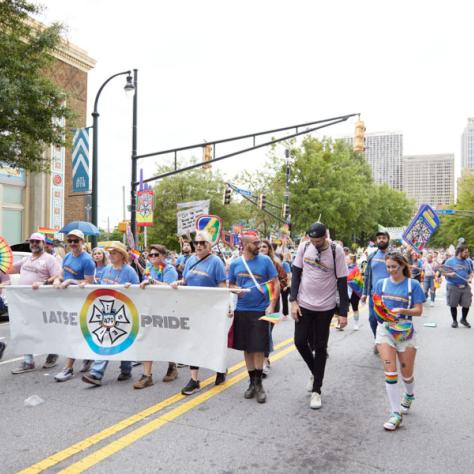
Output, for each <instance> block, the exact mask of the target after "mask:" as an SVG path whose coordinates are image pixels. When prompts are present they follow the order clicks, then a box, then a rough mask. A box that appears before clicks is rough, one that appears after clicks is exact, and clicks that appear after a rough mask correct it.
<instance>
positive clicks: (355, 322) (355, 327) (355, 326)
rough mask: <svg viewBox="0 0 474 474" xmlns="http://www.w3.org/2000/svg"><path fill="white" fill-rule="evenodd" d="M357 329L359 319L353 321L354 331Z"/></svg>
mask: <svg viewBox="0 0 474 474" xmlns="http://www.w3.org/2000/svg"><path fill="white" fill-rule="evenodd" d="M358 330H359V321H354V331H358Z"/></svg>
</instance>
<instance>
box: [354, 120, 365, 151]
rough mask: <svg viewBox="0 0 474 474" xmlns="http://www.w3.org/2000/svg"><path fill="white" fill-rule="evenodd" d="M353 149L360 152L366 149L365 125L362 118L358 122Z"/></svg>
mask: <svg viewBox="0 0 474 474" xmlns="http://www.w3.org/2000/svg"><path fill="white" fill-rule="evenodd" d="M353 150H354V151H358V152H362V151H364V150H365V125H364V122H363V121H362V120H358V121H357V122H356V126H355V134H354V146H353Z"/></svg>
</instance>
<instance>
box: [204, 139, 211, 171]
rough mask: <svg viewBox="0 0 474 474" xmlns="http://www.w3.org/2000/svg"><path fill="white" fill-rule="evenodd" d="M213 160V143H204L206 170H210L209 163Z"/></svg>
mask: <svg viewBox="0 0 474 474" xmlns="http://www.w3.org/2000/svg"><path fill="white" fill-rule="evenodd" d="M211 160H212V145H204V154H203V159H202V161H204V162H205V163H206V164H205V165H203V168H204V169H205V170H210V169H211V166H212V165H211V163H207V162H208V161H211Z"/></svg>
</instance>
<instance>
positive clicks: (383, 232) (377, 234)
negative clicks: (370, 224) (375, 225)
mask: <svg viewBox="0 0 474 474" xmlns="http://www.w3.org/2000/svg"><path fill="white" fill-rule="evenodd" d="M379 235H385V236H386V237H387V239H388V240H390V234H389V233H388V232H387V231H386V230H379V231H378V232H377V233H376V234H375V237H377V236H379Z"/></svg>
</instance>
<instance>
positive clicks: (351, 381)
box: [0, 294, 474, 473]
mask: <svg viewBox="0 0 474 474" xmlns="http://www.w3.org/2000/svg"><path fill="white" fill-rule="evenodd" d="M473 317H474V316H473ZM362 320H363V323H362V327H361V330H360V331H354V330H353V329H352V324H350V327H349V328H348V329H346V330H345V331H343V332H339V331H336V330H335V329H333V330H332V332H331V338H330V347H329V354H330V357H329V359H328V364H327V367H326V378H325V383H324V386H323V393H322V396H323V407H322V408H321V410H318V411H316V410H311V409H310V408H309V395H308V394H307V392H306V391H305V385H306V382H307V379H308V375H309V374H308V371H307V369H306V367H305V365H304V363H303V361H302V360H301V358H300V356H299V355H298V353H297V352H296V350H295V349H294V346H293V345H292V342H291V336H292V332H293V322H291V321H285V322H282V323H280V324H279V325H277V327H276V328H275V331H274V339H275V343H276V344H277V347H278V349H277V350H276V351H275V353H274V354H273V355H272V360H273V364H272V367H273V368H272V373H271V374H270V376H269V377H268V378H267V379H266V380H265V382H264V386H265V388H266V390H267V393H268V402H267V403H266V404H264V405H258V404H257V403H256V401H255V400H245V399H244V398H243V392H244V390H245V389H246V387H247V380H248V379H247V377H246V374H245V372H244V369H243V366H242V364H241V354H240V353H238V352H235V351H232V350H229V367H232V373H230V374H229V376H228V381H227V383H226V384H225V385H223V386H219V387H215V386H214V385H213V378H214V377H213V373H211V372H210V371H207V370H202V371H201V380H208V385H207V386H206V387H205V388H203V390H202V391H201V392H199V393H197V394H195V395H193V396H191V397H187V398H185V397H182V396H181V395H180V394H179V392H180V389H181V388H182V387H183V386H184V384H185V383H186V382H187V381H188V379H189V373H188V369H187V368H181V369H179V378H178V379H177V380H176V381H174V382H172V383H169V384H165V383H162V382H161V377H162V376H163V375H164V372H165V370H166V364H164V363H160V364H157V365H156V367H155V368H154V378H155V385H154V386H153V387H150V388H148V389H145V390H141V391H138V390H134V389H133V388H132V383H133V381H126V382H117V381H116V376H117V375H118V365H117V364H116V363H113V364H111V365H110V366H109V368H108V371H107V373H106V376H105V379H104V385H103V386H102V387H99V388H94V387H91V386H88V385H86V384H84V383H83V382H81V380H80V377H79V375H78V374H77V375H76V376H75V378H74V379H73V380H71V381H69V382H65V383H61V384H59V383H56V382H55V381H54V379H53V376H54V374H55V373H56V372H57V371H58V370H59V369H60V368H61V367H60V365H59V366H58V367H56V368H54V369H52V370H44V369H38V370H36V371H34V372H31V373H27V374H23V375H11V374H10V370H11V369H12V368H14V367H15V366H16V365H17V364H18V363H19V362H18V361H16V360H15V359H16V358H17V357H18V356H17V355H15V354H13V353H12V351H11V348H8V349H7V351H6V352H5V355H4V358H3V360H2V361H1V362H0V466H1V467H0V472H1V473H13V472H18V471H21V470H23V469H24V470H25V471H24V472H83V471H85V470H89V471H90V472H94V473H111V472H114V473H122V472H124V473H125V472H126V473H128V472H133V471H136V472H150V473H151V472H164V473H188V472H193V473H197V472H199V473H201V472H203V473H204V472H205V473H234V472H243V473H255V472H260V473H270V472H271V473H280V472H281V473H309V472H315V471H318V472H329V473H332V472H334V473H335V472H338V473H340V472H347V473H375V472H388V473H392V472H393V473H395V472H407V473H425V472H426V473H428V472H429V473H446V472H449V473H471V472H474V454H473V441H474V429H473V426H474V410H473V408H472V405H471V404H472V403H473V398H474V395H473V394H474V377H473V375H474V372H473V368H472V359H473V355H474V344H473V340H474V339H473V338H474V333H473V331H474V329H471V330H469V329H466V328H463V327H460V328H458V329H452V328H451V327H450V316H449V312H448V309H447V307H446V306H445V305H444V298H443V295H442V294H440V295H439V297H438V301H437V302H436V305H435V307H433V308H431V307H429V306H426V307H425V312H424V315H423V316H422V317H421V318H420V319H419V320H417V321H416V327H417V329H418V342H419V344H420V350H419V354H418V357H417V364H416V370H415V377H416V390H415V393H416V401H415V402H414V404H413V408H412V411H411V412H410V413H409V414H408V415H407V416H406V417H404V419H403V423H402V426H401V428H400V429H399V430H398V431H396V432H394V433H388V432H385V431H384V430H383V428H382V425H383V423H384V422H385V421H386V419H387V415H388V411H389V410H388V401H387V399H386V395H385V387H384V376H383V371H382V368H381V364H380V361H379V359H378V358H377V356H375V355H374V354H373V353H372V339H371V333H370V329H369V325H368V322H367V316H366V312H364V313H363V317H362ZM426 322H436V323H437V327H436V328H431V327H425V326H423V324H424V323H426ZM1 338H5V339H1ZM8 339H9V326H8V324H0V340H3V341H4V342H7V343H8ZM43 360H44V356H37V357H36V364H37V366H40V365H41V363H42V362H43ZM60 362H61V363H62V359H61V361H60ZM76 365H77V369H78V368H79V363H76ZM140 374H141V368H140V367H135V368H134V377H133V378H134V380H136V379H137V378H138V377H139V375H140ZM35 394H36V395H38V396H39V397H41V398H42V399H43V400H44V403H42V404H40V405H38V406H36V407H26V406H24V400H25V399H26V398H28V397H30V396H31V395H35Z"/></svg>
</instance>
